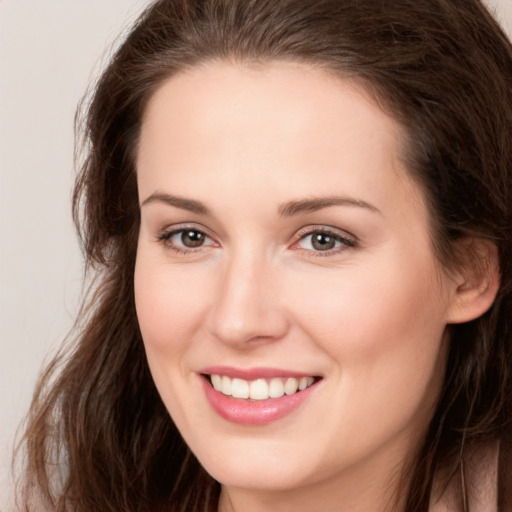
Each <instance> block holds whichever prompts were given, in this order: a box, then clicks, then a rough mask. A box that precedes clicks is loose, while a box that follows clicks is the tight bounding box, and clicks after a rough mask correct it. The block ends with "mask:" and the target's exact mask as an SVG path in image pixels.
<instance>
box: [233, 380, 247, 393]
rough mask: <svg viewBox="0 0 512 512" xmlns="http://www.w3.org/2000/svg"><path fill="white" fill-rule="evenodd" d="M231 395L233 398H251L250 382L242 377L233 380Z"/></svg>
mask: <svg viewBox="0 0 512 512" xmlns="http://www.w3.org/2000/svg"><path fill="white" fill-rule="evenodd" d="M231 396H232V397H233V398H249V383H248V382H247V381H246V380H242V379H233V380H232V381H231Z"/></svg>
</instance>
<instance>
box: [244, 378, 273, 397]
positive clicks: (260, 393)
mask: <svg viewBox="0 0 512 512" xmlns="http://www.w3.org/2000/svg"><path fill="white" fill-rule="evenodd" d="M249 398H252V399H253V400H266V399H267V398H268V384H267V383H266V381H265V379H258V380H253V381H252V382H251V385H250V386H249Z"/></svg>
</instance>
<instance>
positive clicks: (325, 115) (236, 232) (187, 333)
mask: <svg viewBox="0 0 512 512" xmlns="http://www.w3.org/2000/svg"><path fill="white" fill-rule="evenodd" d="M404 139H405V137H404V134H403V132H402V129H401V127H400V126H399V125H398V123H397V122H396V121H394V120H393V119H392V118H390V117H389V116H387V115H386V114H385V113H383V112H382V110H380V108H379V107H378V106H377V105H376V104H375V103H374V102H373V101H372V100H371V99H370V97H369V95H367V94H366V93H365V92H364V90H363V89H361V88H360V87H358V86H357V85H356V84H354V83H351V82H349V81H346V80H342V79H340V78H336V77H333V76H332V75H329V74H327V73H326V72H324V71H320V70H318V69H313V68H310V67H307V66H305V65H299V64H293V63H279V64H265V65H234V64H229V63H222V62H216V63H210V64H207V65H204V66H201V67H196V68H194V69H191V70H188V71H186V72H182V73H180V74H178V75H176V76H174V77H172V78H170V79H168V80H167V81H166V82H165V83H164V84H163V85H162V86H161V87H160V88H159V89H158V90H157V92H156V93H155V94H154V96H153V97H152V98H151V100H150V102H149V104H148V107H147V111H146V113H145V117H144V122H143V126H142V133H141V139H140V144H139V149H138V155H137V173H138V186H139V197H140V201H141V228H140V237H139V244H138V255H137V264H136V270H135V297H136V306H137V315H138V319H139V323H140V328H141V332H142V336H143V339H144V344H145V348H146V353H147V357H148V361H149V365H150V369H151V372H152V375H153V378H154V380H155V383H156V386H157V388H158V390H159V392H160V395H161V397H162V399H163V401H164V403H165V405H166V407H167V409H168V410H169V413H170V414H171V416H172V418H173V420H174V421H175V423H176V425H177V426H178V428H179V430H180V432H181V433H182V435H183V437H184V439H185V441H186V442H187V444H188V445H189V446H190V447H191V449H192V451H193V452H194V453H195V454H196V456H197V457H198V459H199V460H200V462H201V463H202V464H203V465H204V467H205V468H206V470H207V471H208V472H209V473H210V474H211V475H212V476H213V477H214V478H216V479H217V480H218V481H220V482H221V483H222V485H223V487H222V495H221V502H220V507H219V510H221V511H228V510H243V511H246V512H257V511H263V510H274V511H281V510H282V511H284V510H294V511H296V512H300V511H311V510H315V511H336V512H340V511H344V510H347V511H348V510H350V511H352V512H354V511H365V512H371V511H375V512H377V511H379V512H382V511H383V510H387V509H389V510H400V499H401V495H400V492H399V486H400V482H401V480H400V479H401V477H402V472H403V470H404V465H405V464H406V462H407V461H408V460H409V459H410V458H411V457H412V456H413V455H414V450H415V447H416V446H417V445H418V443H419V442H420V439H421V437H422V436H423V435H424V432H425V429H426V426H427V424H428V421H429V419H430V417H431V415H432V411H433V408H434V405H435V403H436V400H437V397H438V394H439V389H440V386H441V382H442V378H443V374H444V362H445V355H446V346H447V341H448V340H447V338H448V337H447V334H446V326H447V324H449V323H451V322H459V321H465V320H466V319H469V318H470V317H474V316H475V315H477V313H478V312H482V311H480V310H481V309H483V308H484V307H485V304H483V303H482V304H480V303H479V304H480V306H481V307H480V308H478V307H472V306H471V305H468V303H467V301H468V300H469V299H467V298H468V297H474V296H476V294H473V295H470V294H469V293H467V292H465V291H464V287H463V285H462V284H461V283H462V279H459V278H458V277H457V276H454V275H453V274H450V273H448V272H447V271H446V270H445V269H444V267H443V266H442V265H441V264H440V263H439V262H438V260H437V259H436V256H435V254H434V251H433V248H432V238H431V237H432V234H431V230H430V222H429V215H428V212H427V208H426V206H425V201H424V197H423V193H422V190H421V189H420V187H419V186H418V185H417V184H416V183H415V182H414V181H413V180H412V179H411V178H410V177H409V176H408V174H407V171H406V169H404V165H403V163H402V160H401V154H402V149H401V148H402V145H403V142H404ZM158 194H160V196H158ZM162 194H172V195H173V196H177V197H179V198H185V199H187V200H188V201H189V202H188V203H187V202H183V201H182V202H181V203H180V204H178V203H176V202H175V204H174V205H171V204H168V203H167V202H165V201H162V200H161V199H162ZM333 196H336V197H337V198H338V199H339V198H340V197H341V198H344V204H336V205H331V206H326V205H324V206H323V207H320V206H321V205H317V208H315V209H309V210H308V209H306V210H304V211H299V212H295V213H294V214H290V213H291V212H290V211H289V210H290V208H288V211H287V212H286V211H284V210H286V208H285V207H284V206H283V205H288V206H289V205H290V203H291V202H299V204H301V203H300V202H301V201H303V200H305V199H308V200H310V199H312V198H324V199H325V198H332V197H333ZM190 200H192V201H196V202H200V203H201V204H202V206H204V210H207V211H199V210H198V209H197V208H196V209H195V211H192V210H191V209H190V207H191V206H197V205H196V204H195V203H194V204H191V203H190ZM347 200H348V201H347ZM363 202H364V204H363ZM295 209H297V208H295ZM299 209H300V208H299ZM185 227H186V228H187V229H188V230H190V229H193V230H199V231H200V232H202V233H204V234H205V235H206V238H204V243H203V245H200V246H198V247H195V248H190V247H189V248H187V247H185V246H184V243H183V240H182V237H181V233H180V232H178V230H179V229H183V228H185ZM326 229H327V230H328V231H329V232H331V233H334V236H335V237H336V236H339V237H341V238H340V241H337V242H336V244H335V247H334V248H333V249H331V250H329V251H323V250H318V249H317V248H315V246H313V245H312V243H311V241H312V240H311V236H310V235H309V233H311V232H312V231H314V230H316V232H317V233H318V231H322V230H324V231H325V230H326ZM171 232H174V233H176V234H175V235H173V236H171V237H169V236H167V239H165V240H164V239H162V237H163V236H165V235H166V234H167V235H168V234H169V233H171ZM343 237H345V238H348V239H349V242H348V243H345V242H343V240H342V239H343ZM463 298H464V299H463ZM464 300H465V301H466V302H464ZM211 365H226V366H230V367H235V368H243V369H247V368H258V367H271V368H280V369H287V370H291V371H299V372H304V373H306V374H310V375H315V376H321V377H322V380H321V381H320V382H318V383H317V384H316V385H315V386H314V389H312V392H311V394H310V396H309V397H308V399H307V400H306V401H305V402H304V403H302V404H301V406H300V407H299V408H298V409H296V410H294V411H293V412H292V413H291V414H289V415H287V416H285V417H284V418H282V419H279V420H277V421H274V422H271V423H269V424H267V425H258V426H256V425H240V424H235V423H232V422H229V421H226V420H225V419H223V418H221V417H220V416H219V415H218V414H217V413H216V412H215V411H214V410H213V409H212V407H211V406H210V404H209V403H208V401H207V399H206V397H205V393H204V390H203V386H202V379H201V377H200V376H199V374H198V372H200V370H201V368H204V367H206V366H211ZM397 501H398V505H397V503H396V502H397Z"/></svg>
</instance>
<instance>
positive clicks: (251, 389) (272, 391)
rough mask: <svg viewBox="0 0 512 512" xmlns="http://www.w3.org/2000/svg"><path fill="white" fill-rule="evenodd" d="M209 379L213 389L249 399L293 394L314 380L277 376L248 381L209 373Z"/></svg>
mask: <svg viewBox="0 0 512 512" xmlns="http://www.w3.org/2000/svg"><path fill="white" fill-rule="evenodd" d="M210 379H211V383H212V386H213V387H214V389H216V390H217V391H220V392H221V393H222V394H224V395H227V396H232V397H233V398H244V399H248V398H250V399H251V400H267V399H268V398H280V397H282V396H283V395H284V394H286V395H293V394H295V393H297V391H303V390H304V389H306V388H308V387H309V386H311V385H312V384H313V382H314V381H315V379H314V378H313V377H301V378H300V379H295V378H294V377H289V378H284V377H283V378H279V377H278V378H273V379H270V381H267V380H266V379H257V380H253V381H251V382H249V381H246V380H244V379H238V378H234V379H231V378H230V377H227V376H226V375H210Z"/></svg>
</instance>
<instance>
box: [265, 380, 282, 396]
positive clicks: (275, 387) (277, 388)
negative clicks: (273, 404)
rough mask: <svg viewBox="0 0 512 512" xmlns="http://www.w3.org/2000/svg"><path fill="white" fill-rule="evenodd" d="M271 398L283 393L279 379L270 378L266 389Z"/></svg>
mask: <svg viewBox="0 0 512 512" xmlns="http://www.w3.org/2000/svg"><path fill="white" fill-rule="evenodd" d="M268 395H269V396H270V397H271V398H280V397H282V396H283V395H284V384H283V381H282V380H281V379H272V380H271V381H270V386H269V390H268Z"/></svg>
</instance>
